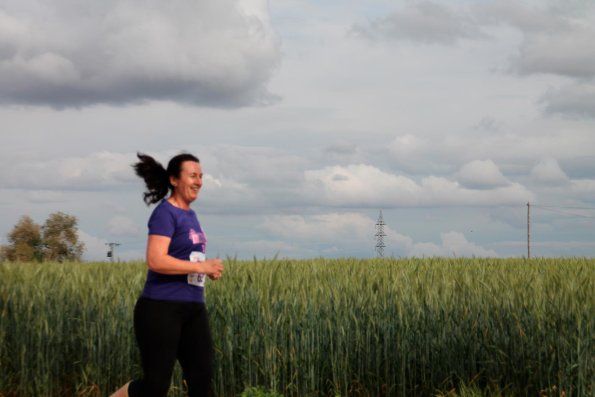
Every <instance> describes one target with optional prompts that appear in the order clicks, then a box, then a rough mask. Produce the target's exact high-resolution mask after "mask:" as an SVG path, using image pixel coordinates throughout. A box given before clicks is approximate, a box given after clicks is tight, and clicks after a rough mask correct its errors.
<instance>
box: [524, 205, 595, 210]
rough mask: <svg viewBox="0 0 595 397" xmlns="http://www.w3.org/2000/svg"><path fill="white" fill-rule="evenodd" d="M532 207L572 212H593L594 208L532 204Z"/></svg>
mask: <svg viewBox="0 0 595 397" xmlns="http://www.w3.org/2000/svg"><path fill="white" fill-rule="evenodd" d="M532 206H533V207H537V208H564V209H572V210H592V211H593V210H595V207H574V206H565V205H541V204H532Z"/></svg>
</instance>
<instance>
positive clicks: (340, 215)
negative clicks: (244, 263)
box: [0, 0, 595, 260]
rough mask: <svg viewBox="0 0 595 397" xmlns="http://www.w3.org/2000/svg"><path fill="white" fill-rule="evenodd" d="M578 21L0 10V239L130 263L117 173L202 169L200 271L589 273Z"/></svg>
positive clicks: (477, 13)
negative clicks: (478, 264)
mask: <svg viewBox="0 0 595 397" xmlns="http://www.w3.org/2000/svg"><path fill="white" fill-rule="evenodd" d="M594 42H595V3H594V2H592V1H587V0H583V1H581V0H570V1H569V0H558V1H547V0H542V1H523V2H520V1H512V0H510V1H507V0H483V1H471V0H450V1H439V0H428V1H412V0H409V1H408V0H397V1H395V0H393V1H382V0H369V1H365V2H364V1H351V0H343V1H331V0H329V1H324V0H322V1H320V0H317V1H307V0H299V1H297V0H271V1H270V2H266V1H264V0H218V1H207V0H171V1H167V2H164V1H161V0H143V1H138V0H104V1H100V2H97V1H88V0H85V1H80V0H77V1H74V0H54V1H52V2H47V1H42V0H18V1H17V0H0V121H1V124H0V131H1V140H2V141H1V142H2V144H1V148H0V189H1V195H0V219H1V222H0V238H1V240H0V242H1V243H5V242H6V235H7V233H8V232H9V231H10V229H11V228H12V226H13V225H14V224H15V223H16V222H17V221H18V220H19V218H20V217H21V216H22V215H24V214H28V215H30V216H31V217H33V219H34V220H35V221H37V222H38V223H43V222H44V221H45V219H46V217H47V216H48V215H49V214H50V213H52V212H56V211H62V212H66V213H69V214H72V215H75V216H77V218H78V220H79V228H80V230H79V231H80V235H81V237H82V239H83V241H84V242H85V244H86V246H87V251H86V253H85V258H86V259H88V260H104V259H106V255H105V254H106V246H105V243H107V242H118V243H121V246H119V247H118V248H117V257H118V258H120V259H122V260H128V259H136V258H142V257H143V255H144V246H145V243H146V222H147V218H148V216H149V214H150V211H151V210H152V208H150V207H147V206H145V205H144V203H143V201H142V191H143V185H142V182H141V180H140V179H138V178H137V177H135V176H134V174H133V172H132V169H131V167H130V165H131V164H132V163H133V162H134V161H135V153H136V152H137V151H141V152H144V153H147V154H150V155H153V156H154V157H155V158H156V159H158V160H159V161H161V162H162V163H165V164H166V163H167V161H168V160H169V158H170V157H171V156H173V155H175V154H177V153H179V152H181V151H189V152H192V153H194V154H196V155H197V156H198V157H199V158H200V159H201V163H202V167H203V171H204V172H205V174H206V176H205V180H204V186H203V190H202V192H201V196H200V198H199V200H198V201H197V202H195V203H194V206H193V208H194V209H195V210H196V212H197V213H198V215H199V218H200V220H201V223H202V225H203V227H204V228H205V229H206V231H207V235H208V238H209V248H208V255H210V256H215V255H220V256H225V255H230V256H234V255H237V256H238V257H241V258H252V257H253V256H256V257H258V258H262V257H265V258H271V257H273V256H275V255H279V256H280V257H294V258H302V257H303V258H310V257H320V256H325V257H343V256H354V257H372V256H374V255H375V249H374V246H375V238H374V233H375V223H376V222H377V219H378V215H379V211H380V210H382V211H383V215H384V221H385V223H386V226H385V232H386V235H387V236H386V237H385V244H386V248H385V255H388V256H391V255H392V256H395V257H410V256H417V257H421V256H499V257H508V256H524V255H526V250H527V247H526V238H527V229H526V224H527V202H530V203H531V205H532V207H531V217H532V225H531V234H532V247H531V248H532V254H533V255H535V256H589V257H593V256H595V45H593V43H594Z"/></svg>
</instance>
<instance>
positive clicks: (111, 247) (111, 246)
mask: <svg viewBox="0 0 595 397" xmlns="http://www.w3.org/2000/svg"><path fill="white" fill-rule="evenodd" d="M105 245H107V246H109V251H107V257H108V258H110V261H111V262H112V263H114V254H115V252H114V248H116V247H117V246H119V245H121V244H120V243H105Z"/></svg>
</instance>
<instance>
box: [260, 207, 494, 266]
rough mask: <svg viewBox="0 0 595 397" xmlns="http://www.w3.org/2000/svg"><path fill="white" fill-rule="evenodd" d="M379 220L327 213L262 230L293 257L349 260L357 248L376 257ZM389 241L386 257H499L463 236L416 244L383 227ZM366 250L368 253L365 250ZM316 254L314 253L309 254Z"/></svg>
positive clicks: (285, 219) (283, 220) (273, 220)
mask: <svg viewBox="0 0 595 397" xmlns="http://www.w3.org/2000/svg"><path fill="white" fill-rule="evenodd" d="M375 224H376V220H374V219H372V218H369V217H367V216H365V215H363V214H361V213H355V212H344V213H338V212H337V213H326V214H318V215H310V216H302V215H279V216H271V217H267V218H266V220H265V222H264V224H263V227H264V228H265V229H266V230H267V231H268V232H269V233H271V234H272V235H274V236H275V237H276V238H278V239H279V238H284V239H288V240H290V241H292V244H293V245H294V246H293V247H292V248H291V252H292V253H296V252H298V253H299V252H300V251H301V253H302V254H303V253H305V252H306V251H307V252H308V254H309V255H316V252H318V253H319V254H320V253H322V252H323V251H324V252H325V254H327V255H332V253H336V255H337V256H348V255H349V253H350V252H352V251H353V250H354V247H358V248H359V249H360V251H364V252H365V251H368V255H369V256H370V257H372V256H374V255H375V252H374V245H375V237H374V233H375ZM384 232H385V234H386V237H385V238H384V242H385V245H386V249H385V255H386V256H390V255H395V256H417V257H422V256H426V257H427V256H453V255H455V256H483V257H485V256H491V257H494V256H497V253H496V252H495V251H493V250H489V249H485V248H483V247H481V246H478V245H476V244H474V243H471V242H469V241H467V239H466V238H465V236H464V235H463V234H462V233H458V232H454V231H451V232H447V233H441V239H442V243H441V244H440V245H438V244H434V243H429V242H415V241H414V240H413V239H412V238H411V237H409V236H407V235H404V234H401V233H399V232H397V231H395V230H394V229H392V228H391V227H389V226H388V225H386V226H385V227H384ZM363 247H367V249H364V250H362V248H363ZM310 251H313V252H310Z"/></svg>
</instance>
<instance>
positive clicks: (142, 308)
mask: <svg viewBox="0 0 595 397" xmlns="http://www.w3.org/2000/svg"><path fill="white" fill-rule="evenodd" d="M138 158H139V160H140V161H139V162H138V163H136V164H134V165H133V167H134V169H135V171H136V174H137V175H138V176H140V177H141V178H143V179H144V181H145V185H146V188H147V191H146V192H145V194H144V200H145V203H146V204H147V205H150V204H155V203H159V204H158V205H157V207H155V209H154V210H153V213H152V214H151V217H150V218H149V238H148V243H147V265H148V267H149V270H148V272H147V279H146V282H145V286H144V289H143V292H142V294H141V296H140V298H139V299H138V301H137V302H136V305H135V308H134V332H135V335H136V340H137V343H138V347H139V350H140V354H141V360H142V367H143V378H142V379H139V380H134V381H132V382H129V383H127V384H126V385H124V386H122V388H120V389H119V390H118V391H117V392H116V393H114V394H113V395H112V397H126V396H130V397H153V396H154V397H157V396H160V397H161V396H166V395H167V391H168V389H169V385H170V383H171V377H172V373H173V369H174V365H175V362H176V359H177V360H179V361H180V365H181V366H182V370H183V375H184V379H185V381H186V384H187V385H188V395H189V396H190V397H194V396H207V395H209V393H210V387H211V378H212V374H213V369H212V360H213V346H212V340H211V332H210V329H209V324H208V318H207V310H206V307H205V303H204V281H205V275H206V276H208V277H209V278H210V279H212V280H218V279H219V278H220V277H221V275H222V273H223V262H222V261H221V260H220V259H205V248H206V243H207V239H206V237H205V234H204V232H203V230H202V228H201V226H200V223H199V222H198V219H197V217H196V214H195V213H194V211H193V210H192V209H191V208H190V204H191V203H192V202H193V201H194V200H196V198H197V197H198V193H199V191H200V189H201V187H202V176H203V174H202V169H201V165H200V163H199V161H198V159H197V158H196V157H194V156H193V155H191V154H180V155H177V156H175V157H173V158H172V159H171V160H170V161H169V164H168V165H167V170H166V169H164V168H163V166H162V165H161V164H159V163H158V162H157V161H155V160H154V159H153V158H152V157H150V156H147V155H144V154H140V153H139V154H138ZM168 191H169V192H170V195H169V197H168V198H167V199H164V197H165V196H166V195H167V193H168Z"/></svg>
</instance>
